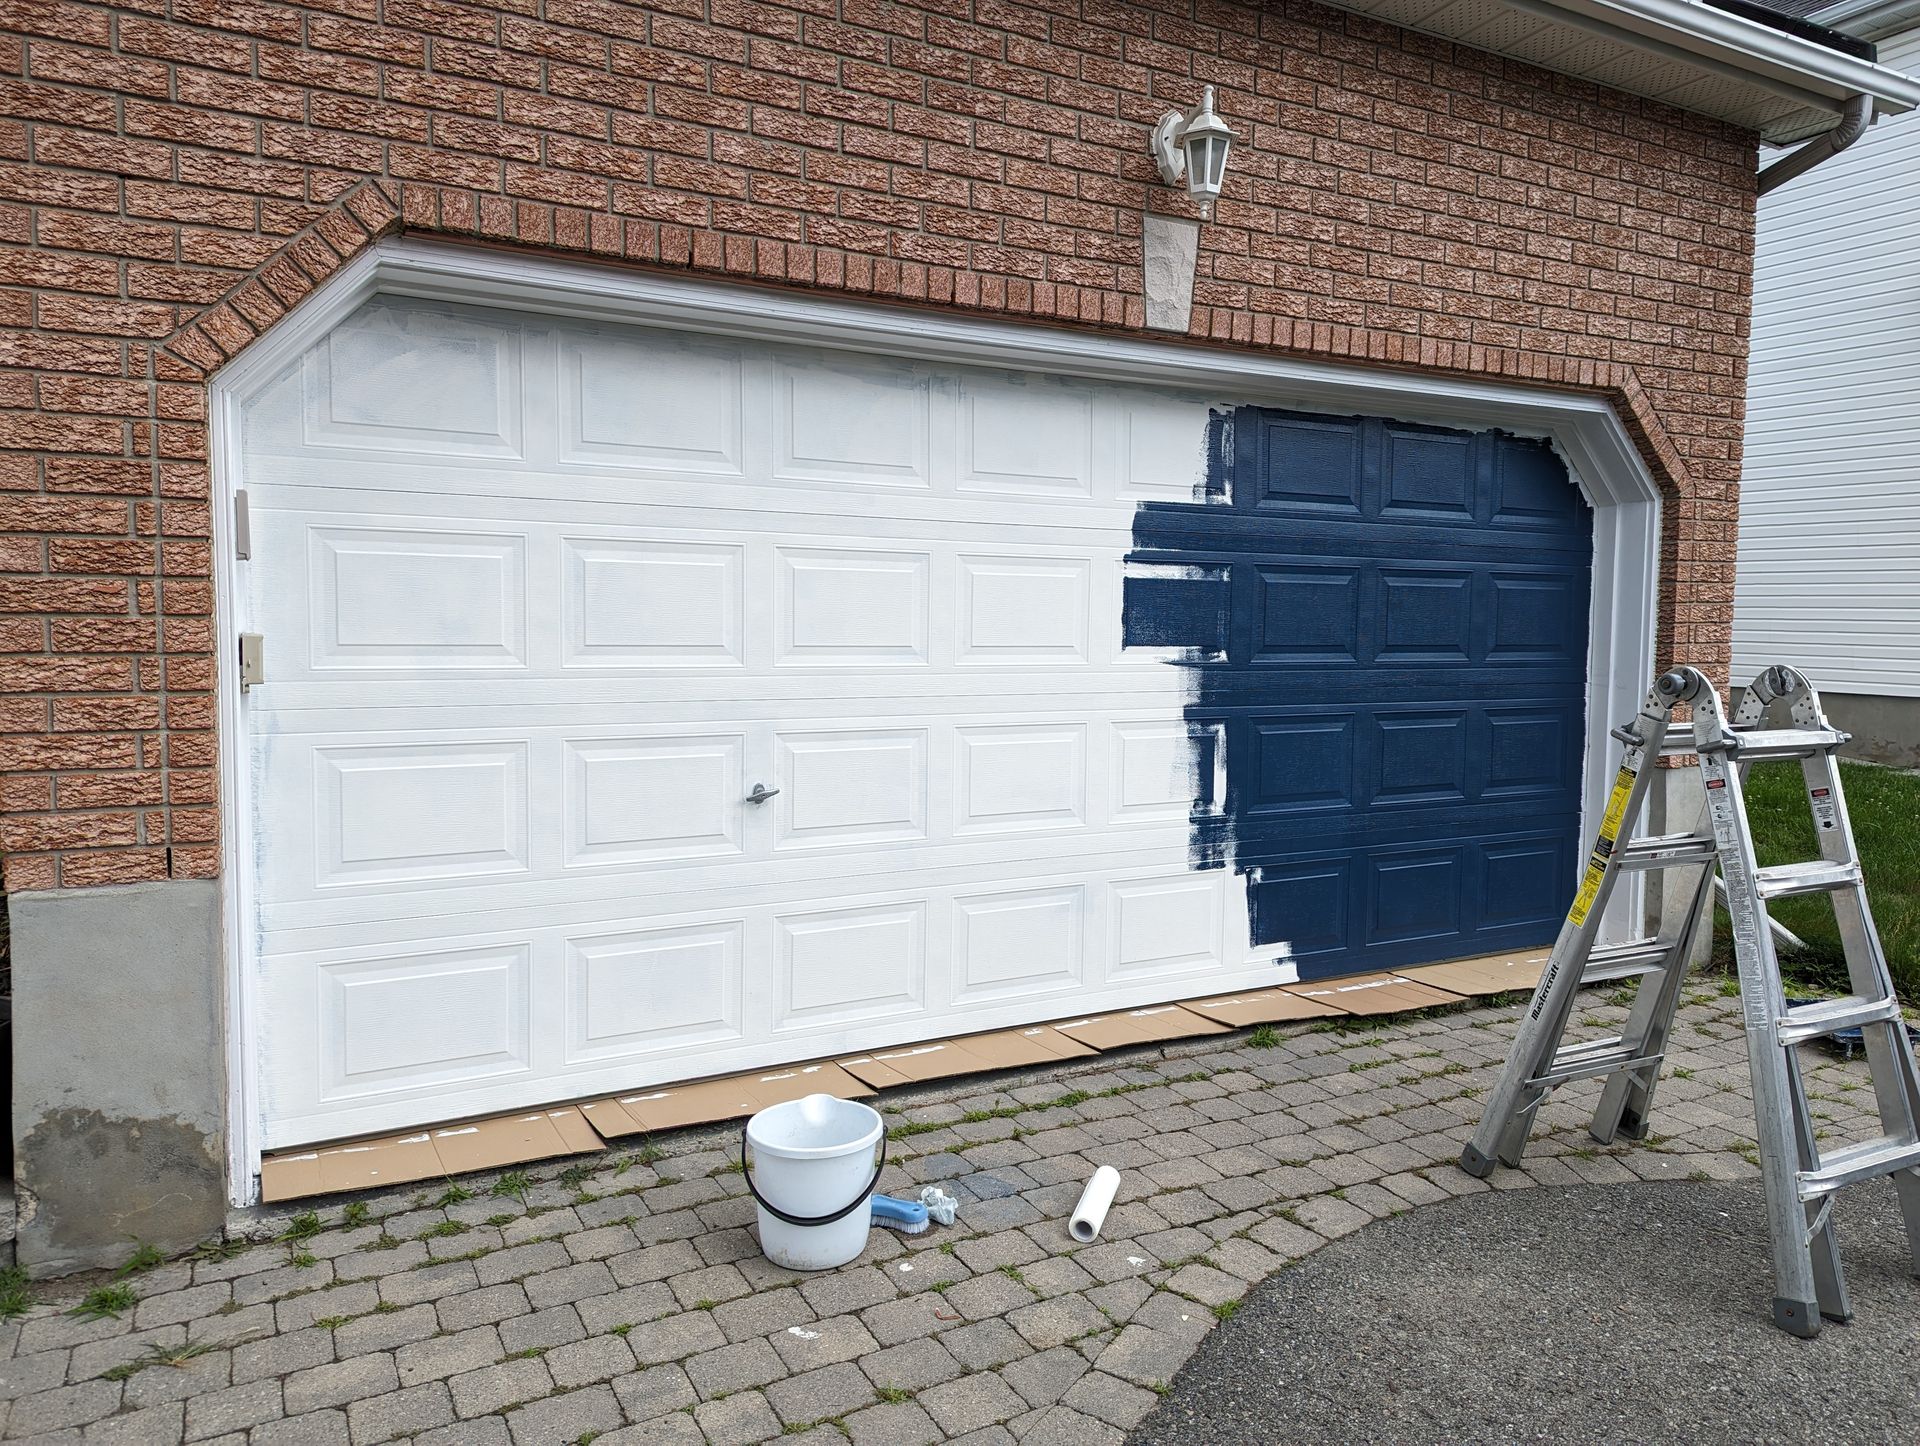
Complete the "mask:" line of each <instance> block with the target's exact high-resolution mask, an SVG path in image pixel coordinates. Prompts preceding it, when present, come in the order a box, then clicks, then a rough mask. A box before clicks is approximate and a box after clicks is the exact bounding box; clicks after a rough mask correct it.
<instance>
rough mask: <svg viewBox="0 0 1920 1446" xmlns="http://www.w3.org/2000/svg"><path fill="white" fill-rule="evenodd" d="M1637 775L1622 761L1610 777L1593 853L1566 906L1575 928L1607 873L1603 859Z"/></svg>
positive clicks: (1607, 855) (1616, 833)
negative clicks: (1571, 899)
mask: <svg viewBox="0 0 1920 1446" xmlns="http://www.w3.org/2000/svg"><path fill="white" fill-rule="evenodd" d="M1637 776H1638V775H1637V773H1636V772H1635V771H1634V770H1633V769H1631V768H1629V767H1627V766H1626V765H1625V764H1624V763H1623V764H1621V765H1620V771H1619V772H1618V773H1616V774H1615V775H1614V777H1613V792H1612V793H1611V794H1609V795H1608V796H1607V811H1606V814H1605V816H1604V817H1603V818H1601V820H1600V837H1599V838H1598V839H1596V840H1595V841H1594V845H1593V853H1592V854H1591V855H1589V856H1588V858H1587V871H1586V873H1585V874H1583V875H1581V878H1580V892H1579V893H1578V894H1576V895H1575V896H1574V900H1573V907H1572V908H1571V909H1569V910H1567V921H1568V922H1569V923H1571V924H1572V925H1573V926H1574V927H1575V928H1576V929H1577V928H1579V927H1580V925H1582V924H1584V923H1586V922H1587V914H1588V913H1589V912H1590V911H1591V910H1592V908H1593V901H1594V898H1595V896H1597V895H1598V894H1599V892H1600V881H1601V880H1602V879H1604V878H1605V877H1606V876H1607V860H1608V858H1610V857H1611V856H1612V854H1613V846H1614V842H1615V841H1616V840H1617V839H1618V838H1619V837H1620V825H1621V823H1622V822H1624V821H1625V819H1626V815H1627V799H1628V798H1629V797H1630V796H1631V795H1632V793H1633V781H1634V779H1635V778H1636V777H1637Z"/></svg>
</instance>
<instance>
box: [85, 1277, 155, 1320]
mask: <svg viewBox="0 0 1920 1446" xmlns="http://www.w3.org/2000/svg"><path fill="white" fill-rule="evenodd" d="M139 1299H140V1297H139V1296H137V1295H135V1294H134V1293H133V1287H132V1286H128V1285H102V1286H97V1287H96V1288H94V1289H93V1290H90V1291H88V1292H87V1294H86V1298H85V1299H84V1300H82V1301H81V1302H80V1304H78V1305H76V1306H75V1307H74V1308H73V1309H72V1310H70V1311H68V1312H67V1314H68V1315H76V1316H79V1317H80V1319H82V1320H104V1319H105V1318H106V1317H108V1316H114V1317H116V1318H117V1317H118V1316H119V1315H120V1313H121V1312H122V1311H127V1310H132V1309H133V1307H134V1305H135V1304H136V1303H137V1302H138V1301H139Z"/></svg>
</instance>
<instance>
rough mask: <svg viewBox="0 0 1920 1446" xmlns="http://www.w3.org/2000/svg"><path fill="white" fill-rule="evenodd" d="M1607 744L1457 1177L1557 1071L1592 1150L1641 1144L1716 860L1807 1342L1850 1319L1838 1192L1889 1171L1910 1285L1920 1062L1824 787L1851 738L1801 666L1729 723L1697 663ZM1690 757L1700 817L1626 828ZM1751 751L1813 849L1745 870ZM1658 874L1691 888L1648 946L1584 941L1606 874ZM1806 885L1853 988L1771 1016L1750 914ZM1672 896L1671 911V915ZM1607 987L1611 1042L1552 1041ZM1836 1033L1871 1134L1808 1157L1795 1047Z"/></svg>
mask: <svg viewBox="0 0 1920 1446" xmlns="http://www.w3.org/2000/svg"><path fill="white" fill-rule="evenodd" d="M1682 703H1685V704H1689V705H1690V706H1691V707H1692V710H1693V724H1692V728H1691V730H1686V729H1685V727H1684V725H1681V726H1680V727H1678V728H1675V729H1674V736H1673V737H1672V738H1669V737H1668V731H1669V727H1670V725H1671V723H1672V715H1673V710H1674V708H1675V707H1676V706H1678V705H1680V704H1682ZM1782 707H1784V709H1785V710H1786V712H1787V714H1788V718H1787V721H1786V724H1785V726H1778V727H1776V726H1770V725H1769V718H1770V716H1773V715H1776V714H1777V713H1778V711H1779V710H1780V708H1782ZM1613 736H1614V737H1615V738H1617V739H1619V740H1620V742H1621V743H1623V744H1624V745H1625V748H1626V752H1625V756H1624V757H1623V758H1622V760H1621V763H1620V768H1619V772H1618V773H1617V774H1616V775H1615V777H1614V781H1613V789H1612V791H1611V793H1610V794H1609V795H1608V798H1607V806H1606V811H1605V814H1604V816H1603V817H1602V819H1601V823H1600V829H1599V836H1598V837H1597V838H1596V839H1595V840H1594V845H1593V849H1592V852H1591V853H1590V854H1589V856H1588V858H1587V863H1586V868H1585V871H1584V873H1583V874H1582V876H1581V880H1580V886H1579V891H1578V893H1577V894H1576V895H1575V897H1574V901H1573V907H1572V908H1571V909H1569V910H1568V912H1567V918H1566V922H1565V923H1564V924H1563V925H1562V926H1561V929H1560V935H1559V938H1558V939H1557V940H1556V941H1555V943H1554V946H1553V953H1552V956H1551V957H1550V958H1549V959H1548V961H1547V967H1546V970H1545V972H1544V973H1543V974H1542V975H1541V977H1540V983H1539V986H1538V987H1537V988H1536V989H1535V991H1534V995H1533V1000H1532V1003H1531V1004H1530V1005H1529V1006H1528V1008H1527V1011H1526V1013H1525V1014H1524V1015H1522V1016H1521V1019H1520V1028H1519V1033H1518V1035H1517V1037H1516V1038H1515V1040H1514V1043H1513V1049H1512V1052H1511V1053H1510V1054H1509V1056H1508V1058H1507V1063H1506V1068H1505V1069H1504V1071H1503V1072H1502V1074H1501V1076H1500V1081H1499V1084H1498V1085H1497V1086H1496V1087H1495V1089H1494V1090H1493V1092H1492V1094H1491V1095H1490V1096H1489V1098H1488V1101H1487V1107H1486V1112H1485V1113H1484V1115H1483V1116H1482V1117H1481V1121H1480V1126H1479V1129H1478V1130H1476V1131H1475V1133H1474V1136H1473V1140H1472V1142H1471V1143H1469V1144H1468V1145H1467V1147H1466V1149H1465V1150H1464V1151H1463V1152H1462V1153H1461V1156H1460V1166H1461V1168H1462V1169H1464V1170H1466V1171H1467V1173H1469V1174H1471V1175H1476V1176H1481V1177H1484V1176H1486V1175H1488V1174H1490V1173H1492V1171H1493V1167H1494V1164H1495V1162H1496V1161H1497V1162H1499V1163H1501V1164H1506V1165H1518V1164H1519V1163H1520V1158H1521V1155H1522V1153H1523V1152H1524V1151H1525V1149H1526V1144H1527V1135H1528V1132H1529V1131H1530V1130H1531V1128H1532V1124H1533V1119H1534V1116H1535V1114H1536V1112H1537V1111H1538V1110H1539V1108H1540V1105H1541V1102H1542V1101H1544V1100H1545V1099H1546V1098H1547V1096H1548V1095H1549V1094H1551V1093H1552V1092H1553V1090H1555V1089H1556V1088H1558V1087H1559V1086H1560V1085H1563V1084H1567V1083H1569V1082H1571V1081H1573V1080H1581V1079H1596V1078H1604V1079H1605V1080H1606V1084H1605V1086H1604V1088H1603V1089H1602V1091H1601V1095H1600V1101H1599V1104H1598V1106H1597V1107H1596V1109H1595V1111H1594V1115H1593V1120H1592V1123H1591V1125H1590V1126H1589V1129H1590V1131H1591V1133H1592V1135H1593V1137H1594V1138H1595V1139H1597V1140H1599V1141H1600V1142H1602V1143H1603V1144H1605V1143H1610V1142H1611V1141H1612V1140H1613V1139H1614V1138H1615V1137H1616V1135H1621V1134H1624V1135H1626V1136H1628V1137H1629V1138H1634V1139H1638V1138H1641V1137H1643V1136H1644V1135H1645V1134H1646V1131H1647V1118H1648V1114H1649V1111H1650V1109H1651V1107H1652V1103H1653V1092H1654V1086H1655V1084H1656V1083H1657V1082H1658V1079H1659V1072H1660V1064H1661V1061H1662V1060H1663V1059H1664V1058H1665V1056H1666V1052H1667V1042H1668V1036H1669V1035H1670V1033H1671V1031H1672V1028H1673V1018H1674V1014H1675V1011H1676V1010H1677V1008H1678V1006H1679V1000H1680V988H1681V985H1682V984H1683V983H1684V981H1685V978H1686V973H1687V968H1688V965H1689V962H1690V960H1691V958H1692V955H1693V952H1694V947H1695V943H1696V941H1697V940H1699V939H1700V937H1701V933H1702V930H1704V929H1706V928H1707V927H1708V921H1709V919H1710V917H1711V915H1710V911H1711V909H1712V907H1713V900H1714V891H1715V883H1716V880H1715V871H1716V867H1717V869H1718V872H1719V875H1720V879H1719V882H1720V884H1721V885H1722V888H1723V894H1724V902H1725V904H1726V908H1727V914H1728V918H1729V919H1730V920H1731V922H1732V934H1733V950H1734V959H1735V963H1736V966H1737V969H1738V972H1739V978H1740V995H1741V1012H1742V1017H1743V1021H1744V1024H1745V1028H1746V1035H1747V1062H1748V1066H1749V1068H1750V1070H1751V1073H1752V1078H1753V1103H1754V1124H1755V1128H1756V1131H1757V1134H1758V1140H1759V1149H1760V1164H1761V1175H1762V1179H1763V1181H1764V1185H1765V1191H1766V1200H1767V1227H1768V1231H1769V1234H1770V1235H1771V1238H1772V1242H1773V1268H1774V1280H1775V1292H1776V1293H1775V1297H1774V1302H1773V1314H1774V1323H1775V1324H1776V1325H1778V1326H1780V1327H1781V1328H1782V1329H1784V1330H1787V1331H1790V1332H1791V1333H1793V1334H1794V1335H1798V1336H1813V1335H1816V1334H1818V1333H1819V1330H1820V1320H1821V1317H1822V1316H1825V1317H1827V1318H1829V1319H1833V1320H1842V1321H1844V1320H1847V1319H1849V1318H1850V1317H1851V1315H1852V1309H1851V1306H1850V1305H1849V1302H1848V1297H1847V1289H1846V1278H1845V1276H1844V1275H1843V1273H1842V1271H1841V1268H1840V1256H1839V1252H1838V1249H1837V1246H1836V1243H1835V1240H1834V1231H1833V1223H1832V1213H1831V1212H1832V1207H1833V1199H1834V1195H1835V1194H1836V1192H1838V1191H1839V1189H1840V1188H1841V1187H1842V1186H1844V1185H1850V1184H1852V1183H1854V1182H1855V1181H1859V1180H1867V1179H1872V1178H1875V1177H1878V1176H1882V1175H1887V1176H1892V1177H1893V1180H1894V1185H1895V1189H1896V1191H1897V1193H1898V1195H1899V1200H1900V1208H1901V1213H1902V1215H1903V1217H1904V1219H1905V1224H1906V1230H1907V1241H1908V1248H1909V1251H1910V1254H1911V1264H1912V1268H1913V1270H1914V1272H1915V1274H1920V1133H1917V1132H1916V1122H1917V1121H1920V1070H1916V1067H1915V1063H1914V1054H1913V1048H1912V1045H1911V1043H1910V1042H1909V1040H1908V1037H1907V1031H1906V1025H1905V1023H1904V1021H1903V1020H1902V1018H1901V1014H1900V1004H1899V1000H1898V999H1897V998H1896V997H1895V995H1894V992H1893V982H1892V979H1891V976H1890V975H1889V973H1888V970H1887V962H1886V957H1885V955H1884V954H1883V953H1882V951H1881V947H1880V939H1879V935H1878V934H1877V933H1876V932H1875V930H1874V927H1873V915H1872V913H1871V912H1870V910H1869V909H1868V907H1867V891H1866V886H1865V884H1864V883H1863V881H1862V878H1861V873H1860V861H1859V856H1858V855H1857V854H1856V853H1855V852H1854V843H1853V829H1852V826H1851V824H1850V823H1849V822H1848V818H1847V805H1846V798H1845V795H1844V793H1843V792H1842V790H1841V787H1840V769H1839V764H1838V763H1837V762H1836V759H1835V755H1836V753H1837V752H1838V750H1839V748H1840V746H1841V745H1842V744H1844V743H1845V742H1846V741H1847V740H1848V737H1849V736H1850V735H1848V734H1846V733H1843V732H1841V731H1839V730H1838V729H1836V728H1834V727H1833V726H1832V725H1831V724H1830V723H1829V722H1828V721H1827V718H1826V715H1825V713H1824V712H1823V711H1822V709H1821V707H1820V698H1819V695H1818V694H1817V693H1816V692H1815V691H1814V689H1813V687H1812V685H1811V684H1809V683H1808V682H1807V680H1806V679H1805V678H1804V677H1803V676H1802V675H1801V674H1800V673H1799V672H1797V671H1796V670H1794V669H1792V668H1785V667H1774V668H1768V669H1767V670H1766V671H1764V672H1763V673H1761V674H1760V676H1759V677H1757V678H1756V679H1754V681H1753V684H1752V686H1751V687H1749V688H1748V689H1747V691H1746V694H1745V696H1744V697H1743V698H1742V699H1741V703H1740V709H1739V711H1738V712H1737V713H1736V714H1735V715H1734V716H1733V718H1732V719H1731V720H1729V719H1728V718H1727V716H1726V714H1725V712H1724V710H1723V709H1722V707H1721V703H1720V696H1719V694H1718V693H1717V692H1716V691H1715V689H1714V687H1713V685H1712V684H1711V683H1710V682H1708V681H1707V679H1706V678H1705V677H1704V676H1703V675H1701V674H1700V673H1699V672H1697V671H1696V670H1694V669H1692V668H1679V669H1676V670H1674V671H1673V672H1670V673H1665V674H1662V675H1661V676H1660V677H1659V678H1657V679H1656V680H1655V681H1654V684H1653V687H1652V688H1651V689H1650V690H1649V691H1648V693H1647V697H1646V701H1645V703H1644V704H1642V706H1641V709H1640V712H1639V714H1638V715H1637V716H1636V717H1635V718H1634V719H1633V720H1632V721H1631V722H1629V723H1627V724H1625V725H1623V726H1622V727H1620V728H1616V729H1614V730H1613ZM1689 754H1691V755H1695V756H1696V757H1697V759H1698V763H1699V769H1700V776H1701V781H1702V783H1703V785H1704V794H1705V804H1704V808H1703V811H1702V817H1701V819H1700V823H1699V826H1698V827H1696V828H1695V829H1693V830H1692V831H1690V832H1686V833H1671V834H1662V835H1658V836H1654V837H1638V838H1636V837H1634V826H1635V824H1636V823H1637V821H1638V820H1639V818H1640V813H1641V808H1642V805H1643V804H1644V802H1645V800H1646V794H1647V789H1648V786H1649V783H1650V781H1651V778H1652V775H1653V772H1654V765H1655V763H1656V761H1657V760H1659V759H1660V758H1663V757H1665V758H1680V757H1684V756H1686V755H1689ZM1766 759H1798V760H1799V762H1800V766H1801V771H1802V775H1803V776H1804V778H1805V780H1806V792H1807V803H1808V806H1809V808H1810V809H1811V811H1812V815H1813V823H1814V828H1815V832H1816V834H1817V836H1818V838H1819V842H1820V857H1819V858H1817V859H1812V860H1809V861H1807V862H1805V863H1796V864H1783V865H1776V866H1773V867H1769V868H1760V867H1758V866H1757V865H1756V863H1755V862H1754V853H1753V839H1752V835H1751V832H1750V831H1749V829H1748V825H1747V814H1746V805H1745V802H1744V799H1743V792H1742V789H1743V785H1744V783H1745V781H1746V776H1747V770H1748V768H1749V767H1750V766H1751V765H1752V764H1753V763H1756V762H1759V761H1762V760H1766ZM1666 870H1687V871H1689V872H1690V875H1691V880H1690V883H1688V884H1686V885H1683V886H1682V887H1681V888H1679V889H1677V890H1674V891H1672V892H1670V893H1668V894H1667V896H1666V899H1667V903H1668V906H1667V907H1663V908H1662V909H1661V910H1660V920H1661V922H1660V927H1659V928H1658V929H1657V930H1656V931H1655V932H1654V933H1653V935H1652V937H1649V938H1635V939H1633V940H1630V941H1628V942H1624V943H1605V944H1603V943H1601V942H1600V938H1601V934H1602V920H1603V917H1604V915H1605V913H1606V907H1607V902H1608V900H1609V898H1610V897H1612V895H1613V890H1614V886H1615V885H1616V884H1617V883H1618V882H1619V880H1620V878H1621V876H1622V875H1623V874H1627V873H1631V872H1657V871H1666ZM1811 893H1824V894H1828V895H1830V896H1831V897H1832V900H1833V906H1834V912H1835V917H1836V919H1837V921H1838V924H1839V932H1840V938H1841V943H1842V946H1843V949H1844V952H1845V954H1846V960H1847V974H1848V979H1849V981H1850V988H1851V992H1850V993H1849V994H1848V995H1847V997H1845V998H1843V999H1833V1000H1827V1001H1823V1002H1822V1003H1819V1004H1814V1005H1807V1006H1803V1007H1801V1008H1799V1009H1793V1010H1789V1008H1788V1007H1787V1000H1786V993H1785V991H1784V989H1783V988H1782V985H1781V982H1780V966H1779V963H1778V960H1777V959H1776V957H1775V954H1774V941H1773V935H1774V932H1775V931H1776V929H1778V926H1776V925H1774V924H1773V923H1772V921H1771V920H1770V918H1769V917H1768V914H1767V903H1768V901H1769V900H1772V899H1780V898H1788V897H1791V896H1793V895H1795V894H1811ZM1676 898H1677V900H1678V907H1673V906H1672V904H1673V901H1674V900H1675V899H1676ZM1635 932H1636V933H1638V932H1640V931H1638V930H1636V931H1635ZM1778 932H1780V933H1782V934H1785V932H1786V931H1785V930H1784V929H1778ZM1787 937H1788V938H1791V935H1788V936H1787ZM1622 979H1638V980H1639V981H1640V982H1639V986H1638V990H1637V993H1636V995H1635V998H1634V1002H1633V1005H1632V1007H1631V1009H1630V1010H1629V1011H1628V1015H1627V1020H1626V1023H1625V1024H1624V1025H1623V1026H1622V1028H1621V1032H1620V1033H1619V1034H1618V1035H1617V1036H1614V1037H1612V1038H1608V1039H1597V1040H1589V1041H1585V1042H1581V1043H1573V1044H1568V1043H1563V1038H1564V1036H1565V1034H1566V1028H1567V1021H1568V1019H1569V1017H1570V1016H1571V1015H1572V1012H1573V1007H1574V1002H1575V996H1576V994H1577V993H1578V991H1579V990H1580V988H1581V987H1582V986H1584V985H1588V984H1599V983H1605V982H1610V981H1614V980H1622ZM1854 1026H1858V1027H1860V1029H1861V1032H1862V1035H1863V1037H1864V1041H1865V1044H1866V1053H1867V1062H1868V1065H1869V1067H1870V1068H1871V1070H1872V1074H1873V1087H1874V1094H1875V1098H1876V1101H1877V1103H1878V1106H1879V1113H1880V1120H1881V1128H1882V1130H1883V1136H1882V1137H1881V1138H1878V1139H1874V1140H1869V1141H1866V1142H1865V1143H1862V1144H1857V1145H1849V1146H1845V1147H1842V1148H1838V1149H1832V1150H1827V1151H1824V1152H1823V1151H1822V1150H1821V1148H1820V1146H1819V1144H1818V1142H1817V1141H1816V1140H1815V1137H1814V1127H1813V1119H1812V1116H1811V1114H1810V1112H1809V1110H1808V1105H1807V1092H1806V1086H1805V1084H1804V1083H1803V1082H1802V1080H1801V1075H1800V1060H1799V1054H1798V1051H1797V1047H1798V1046H1799V1045H1802V1044H1804V1043H1806V1042H1807V1041H1809V1040H1812V1039H1817V1038H1820V1037H1821V1036H1823V1035H1826V1034H1829V1033H1831V1032H1833V1031H1835V1030H1839V1029H1847V1028H1851V1027H1854Z"/></svg>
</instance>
